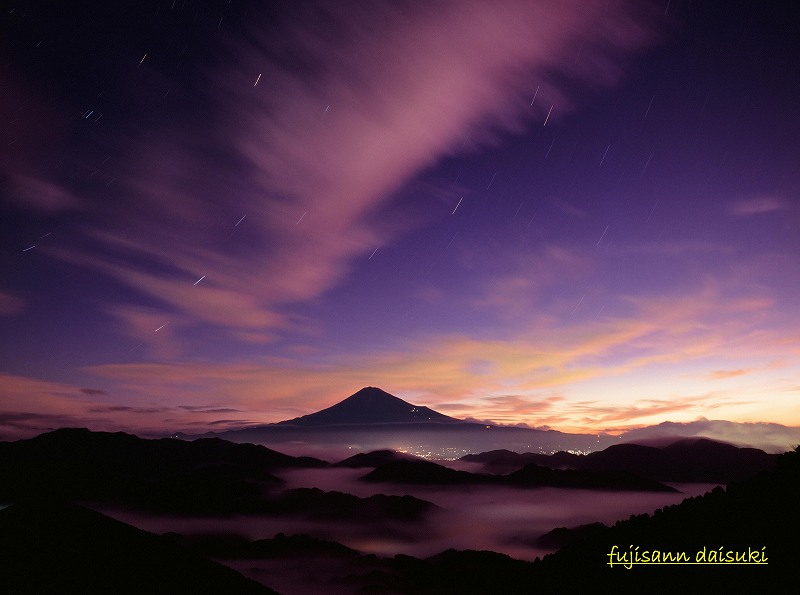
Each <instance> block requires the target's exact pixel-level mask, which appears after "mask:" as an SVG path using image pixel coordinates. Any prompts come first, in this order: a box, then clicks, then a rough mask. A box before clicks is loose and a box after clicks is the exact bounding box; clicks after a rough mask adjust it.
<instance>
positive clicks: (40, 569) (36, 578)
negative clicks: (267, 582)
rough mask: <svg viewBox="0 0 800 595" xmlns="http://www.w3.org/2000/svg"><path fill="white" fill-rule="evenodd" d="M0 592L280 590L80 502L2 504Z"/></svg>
mask: <svg viewBox="0 0 800 595" xmlns="http://www.w3.org/2000/svg"><path fill="white" fill-rule="evenodd" d="M0 576H2V580H0V585H2V586H0V590H2V591H3V593H15V594H23V593H31V594H34V593H36V594H38V593H82V594H94V593H98V594H99V593H121V594H127V593H131V594H133V593H154V594H161V593H163V594H167V593H236V594H243V595H244V594H247V593H252V594H254V595H255V594H256V593H263V594H268V593H275V591H273V590H272V589H269V588H267V587H265V586H263V585H261V584H259V583H256V582H255V581H252V580H250V579H246V578H245V577H243V576H242V575H241V574H239V573H238V572H235V571H234V570H232V569H230V568H227V567H225V566H222V565H221V564H218V563H216V562H212V561H210V560H207V559H205V558H203V557H200V556H197V555H194V554H193V553H191V552H190V551H189V550H188V549H186V548H183V547H180V546H179V544H177V543H175V542H174V540H170V539H167V538H165V537H163V536H160V535H154V534H153V533H148V532H146V531H142V530H140V529H137V528H135V527H132V526H130V525H127V524H125V523H122V522H120V521H117V520H114V519H112V518H109V517H107V516H105V515H102V514H100V513H98V512H95V511H93V510H89V509H87V508H84V507H82V506H79V505H76V504H70V503H66V502H60V501H44V500H38V499H34V500H28V501H25V502H20V503H17V504H14V505H12V506H9V507H8V508H5V509H3V510H0Z"/></svg>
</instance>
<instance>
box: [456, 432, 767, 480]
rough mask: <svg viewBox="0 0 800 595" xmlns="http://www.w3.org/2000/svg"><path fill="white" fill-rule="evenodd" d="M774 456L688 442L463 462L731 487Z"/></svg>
mask: <svg viewBox="0 0 800 595" xmlns="http://www.w3.org/2000/svg"><path fill="white" fill-rule="evenodd" d="M776 457H777V455H773V454H768V453H766V452H764V451H763V450H759V449H756V448H739V447H736V446H733V445H732V444H726V443H723V442H717V441H715V440H708V439H706V438H684V439H680V440H676V441H674V442H672V443H671V444H667V445H665V446H661V447H654V446H645V445H641V444H617V445H613V446H609V447H608V448H606V449H605V450H600V451H597V452H592V453H589V454H588V455H576V454H571V453H567V452H558V453H555V454H553V455H544V454H539V453H522V454H520V453H516V452H511V451H508V450H495V451H490V452H484V453H480V454H474V455H466V456H464V457H462V460H464V461H470V462H475V463H482V464H483V470H484V471H486V472H489V473H508V472H509V471H513V470H516V469H520V468H521V467H523V466H524V465H527V464H530V463H535V464H537V465H542V466H545V467H550V468H553V469H576V470H582V471H621V472H627V473H633V474H636V475H639V476H641V477H645V478H648V479H653V480H657V481H666V482H703V483H728V482H730V481H741V480H743V479H746V478H748V477H751V476H753V475H755V474H756V473H758V472H759V471H763V470H765V469H769V468H771V467H773V466H774V465H775V461H776Z"/></svg>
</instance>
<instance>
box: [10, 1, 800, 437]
mask: <svg viewBox="0 0 800 595" xmlns="http://www.w3.org/2000/svg"><path fill="white" fill-rule="evenodd" d="M52 4H53V3H49V2H33V3H26V4H24V5H22V4H20V5H18V6H16V7H14V6H13V5H12V6H11V8H10V9H9V10H7V11H6V14H5V15H4V20H5V22H6V26H5V27H4V28H5V30H6V31H7V32H8V33H7V34H4V35H3V36H2V38H3V45H2V50H0V57H2V66H3V68H2V71H0V77H1V78H0V85H1V87H0V89H2V93H0V106H1V107H2V113H3V128H2V141H3V142H2V144H0V147H1V148H0V151H2V161H0V163H1V164H2V171H0V176H1V177H0V213H2V215H1V216H0V226H1V228H2V229H1V230H2V234H1V235H0V238H1V240H0V241H1V242H2V244H0V254H2V261H1V266H0V337H1V338H2V341H0V350H2V351H1V352H0V437H14V436H23V435H30V434H32V433H37V432H39V431H41V430H43V429H45V428H50V427H57V426H62V425H86V426H88V427H91V428H93V429H126V430H129V431H138V432H153V431H155V432H158V431H164V432H170V431H176V430H184V431H186V430H188V431H199V430H202V429H207V428H216V429H225V428H228V427H236V426H239V425H243V424H246V423H255V422H261V423H263V422H272V421H279V420H282V419H288V418H291V417H295V416H298V415H303V414H305V413H309V412H312V411H314V410H317V409H320V408H322V407H326V406H329V405H331V404H333V403H334V402H336V401H339V400H341V399H342V398H344V397H346V396H348V395H349V394H351V393H353V392H355V391H356V390H358V389H359V388H361V387H363V386H367V385H373V386H380V387H381V388H383V389H385V390H387V391H389V392H391V393H393V394H395V395H397V396H399V397H402V398H405V399H406V400H409V401H411V402H414V403H418V404H423V405H427V406H430V407H433V408H434V409H437V410H438V411H441V412H442V413H445V414H448V415H452V416H456V417H473V418H477V419H481V420H486V419H488V420H493V421H496V422H501V423H527V424H530V425H531V426H541V425H549V426H551V427H554V428H557V429H562V430H578V431H601V430H609V431H619V430H621V429H622V428H626V427H635V426H640V425H646V424H654V423H659V422H662V421H666V420H671V421H689V420H694V419H697V418H698V417H708V418H713V419H729V420H733V421H768V422H778V423H782V424H787V425H800V398H799V397H800V384H799V383H798V378H800V364H799V363H798V356H799V355H800V322H799V321H798V308H799V307H800V306H799V304H800V299H798V293H800V198H799V197H798V190H799V189H800V184H798V182H800V167H798V163H800V146H798V145H799V143H800V141H798V139H800V116H799V115H798V111H797V109H798V105H800V83H798V80H799V79H798V77H797V74H796V64H797V60H798V58H799V57H800V56H799V55H798V54H799V52H798V42H797V39H796V32H795V30H794V27H793V26H792V23H793V22H796V21H794V19H793V16H794V15H793V14H792V12H791V11H792V9H791V8H790V7H787V6H786V3H783V2H777V1H775V2H769V1H768V2H757V3H756V2H729V1H726V2H688V1H686V0H679V1H675V0H672V1H670V2H667V1H666V0H665V1H659V2H653V3H645V2H617V1H611V2H595V1H593V0H585V1H562V0H559V1H552V2H548V1H542V2H532V1H519V2H513V1H509V2H506V1H500V2H498V1H492V2H488V1H487V2H477V1H474V2H471V1H466V0H464V1H458V2H455V1H454V2H443V1H439V2H391V3H390V2H379V3H369V2H349V1H342V2H327V3H315V2H268V3H264V2H255V1H252V2H245V1H242V0H232V1H230V2H227V1H219V2H190V1H189V0H178V1H176V2H172V0H168V1H163V2H156V1H137V2H114V3H107V2H102V3H101V2H60V3H58V6H57V7H53V5H52Z"/></svg>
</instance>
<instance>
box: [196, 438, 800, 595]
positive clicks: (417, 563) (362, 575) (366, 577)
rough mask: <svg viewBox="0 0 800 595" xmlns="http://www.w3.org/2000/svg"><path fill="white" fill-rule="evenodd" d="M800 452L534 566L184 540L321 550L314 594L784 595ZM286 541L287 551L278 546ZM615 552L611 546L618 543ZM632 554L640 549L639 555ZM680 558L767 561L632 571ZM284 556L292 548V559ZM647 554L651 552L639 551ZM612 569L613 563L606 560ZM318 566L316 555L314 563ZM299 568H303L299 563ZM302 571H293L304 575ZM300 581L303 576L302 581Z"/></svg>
mask: <svg viewBox="0 0 800 595" xmlns="http://www.w3.org/2000/svg"><path fill="white" fill-rule="evenodd" d="M798 502H800V450H798V451H795V452H791V453H787V454H785V455H782V456H781V457H779V460H778V464H777V465H776V467H775V468H773V469H770V470H768V471H764V472H762V473H760V474H758V475H757V476H755V477H753V478H751V479H748V480H746V481H742V482H737V483H733V484H731V485H730V486H728V488H727V489H723V488H716V489H715V490H714V491H712V492H709V493H707V494H706V495H704V496H700V497H697V498H689V499H687V500H684V501H683V502H682V503H681V504H678V505H674V506H670V507H667V508H665V509H660V510H658V511H656V512H655V513H654V514H653V515H639V516H633V517H631V518H629V519H628V520H623V521H620V522H618V523H616V524H615V525H614V526H612V527H605V526H603V525H599V524H595V525H593V526H591V527H586V528H584V529H583V530H580V531H571V530H567V529H561V530H560V531H558V532H554V533H561V534H562V539H563V538H564V537H566V538H567V543H566V544H565V545H564V546H563V547H562V548H561V549H560V550H559V551H558V552H556V553H555V554H551V555H548V556H545V558H544V559H541V560H539V559H537V560H536V561H534V562H525V561H522V560H515V559H513V558H511V557H509V556H506V555H504V554H499V553H496V552H489V551H455V550H447V551H444V552H441V553H440V554H437V555H435V556H431V557H429V558H425V559H420V558H415V557H411V556H404V555H398V556H394V557H392V558H382V557H378V556H374V555H358V553H357V552H354V551H353V550H350V549H348V548H344V547H343V546H337V545H336V544H332V543H330V542H324V543H321V542H319V541H318V540H313V539H309V538H299V537H294V538H292V539H290V540H286V538H283V537H282V538H281V539H277V538H276V539H275V540H261V541H258V542H252V543H249V544H248V543H243V542H241V541H239V542H228V543H225V542H224V541H223V540H220V539H219V538H216V539H208V538H203V539H202V540H198V539H190V540H189V543H190V544H191V545H192V546H193V547H194V548H195V551H199V552H203V553H207V554H210V553H212V552H213V554H214V555H215V556H217V557H218V558H220V559H230V558H231V557H235V556H240V557H243V558H244V557H246V558H247V559H248V561H252V560H253V559H254V558H260V559H262V560H272V559H275V558H280V563H281V565H282V566H281V568H284V569H286V568H289V567H290V565H292V564H293V565H294V566H295V567H296V568H299V569H300V572H301V571H302V569H303V568H308V566H307V565H308V560H310V559H312V558H310V557H309V556H313V555H315V554H319V553H320V552H324V555H325V556H326V557H327V558H328V559H330V560H335V564H336V566H335V568H336V569H335V570H334V571H333V572H331V573H329V574H328V575H327V576H325V577H321V576H318V577H316V579H315V583H314V584H315V586H316V591H315V592H320V593H323V592H325V593H327V592H331V593H334V592H348V593H354V592H359V593H403V594H415V595H434V594H436V595H448V594H453V595H456V594H458V595H468V594H474V595H478V594H487V595H488V594H493V593H506V594H510V595H517V594H519V595H523V594H525V595H530V594H536V593H568V594H571V593H589V592H592V593H625V594H629V593H637V594H639V593H659V594H661V593H664V594H667V593H668V594H673V593H787V592H794V591H795V590H796V588H797V576H796V570H795V569H796V561H797V559H798V555H800V546H798V541H797V528H798V527H800V506H799V505H798ZM289 543H291V548H288V549H284V548H283V544H289ZM615 546H616V549H614V547H615ZM637 548H638V549H637ZM656 551H658V552H661V553H667V552H669V553H672V554H678V553H684V554H685V556H686V558H687V559H688V561H690V562H697V561H698V558H697V555H698V552H700V553H701V554H702V553H703V552H705V555H704V558H702V559H701V560H700V561H705V562H709V561H713V560H714V559H715V558H714V556H716V557H719V556H720V555H721V556H722V558H723V559H726V558H727V556H728V552H732V554H731V555H732V556H733V557H734V559H735V556H736V553H738V554H740V555H741V554H742V553H743V554H745V555H746V556H748V555H749V552H753V558H752V559H753V560H754V561H756V560H761V561H765V562H766V563H765V564H763V563H762V564H758V565H755V564H752V565H743V564H715V563H712V564H669V565H642V564H640V565H633V566H630V568H626V566H625V562H624V560H622V559H621V558H622V557H623V556H625V555H627V556H628V558H627V559H628V560H630V555H631V552H633V553H634V554H635V555H636V554H638V555H639V557H640V559H642V558H643V557H644V556H645V555H647V556H648V557H650V558H653V556H654V553H655V552H656ZM287 552H291V553H288V554H287ZM645 552H648V553H647V554H645ZM612 553H613V555H614V556H615V557H614V558H611V560H613V561H615V562H617V561H618V560H619V563H615V564H614V565H613V566H609V564H608V562H609V560H610V558H609V554H612ZM313 559H315V560H318V558H313ZM304 565H305V566H304ZM300 572H296V574H297V575H298V576H301V574H300ZM299 580H301V581H302V578H301V579H299Z"/></svg>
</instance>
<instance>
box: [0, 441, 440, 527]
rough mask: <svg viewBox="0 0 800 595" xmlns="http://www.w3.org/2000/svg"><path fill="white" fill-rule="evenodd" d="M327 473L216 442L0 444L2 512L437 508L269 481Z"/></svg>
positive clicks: (368, 513) (360, 513)
mask: <svg viewBox="0 0 800 595" xmlns="http://www.w3.org/2000/svg"><path fill="white" fill-rule="evenodd" d="M326 466H328V463H326V462H324V461H320V460H317V459H312V458H309V457H291V456H288V455H285V454H282V453H280V452H276V451H274V450H270V449H268V448H265V447H263V446H256V445H253V444H234V443H231V442H226V441H224V440H220V439H219V438H209V439H201V440H195V441H194V442H186V441H183V440H173V439H161V440H145V439H142V438H138V437H136V436H132V435H130V434H124V433H121V432H119V433H108V432H90V431H89V430H86V429H62V430H56V431H54V432H50V433H47V434H42V435H40V436H37V437H36V438H32V439H30V440H19V441H17V442H0V503H13V502H24V501H26V500H29V499H32V498H33V499H44V498H48V499H51V500H63V501H73V502H91V503H95V504H100V505H104V506H108V505H110V506H112V507H113V506H123V507H129V508H135V509H139V510H144V511H148V512H156V513H170V514H178V515H188V516H197V517H228V516H232V515H238V514H253V515H268V516H280V515H292V516H301V517H311V518H319V517H326V518H328V519H331V520H347V521H358V522H374V521H379V520H382V519H384V520H393V519H394V520H403V521H409V520H414V519H419V518H421V516H422V515H424V514H425V513H427V512H428V511H430V510H432V509H434V508H435V507H434V506H433V505H432V504H431V503H430V502H427V501H425V500H420V499H417V498H413V497H411V496H402V497H401V496H382V495H374V496H370V497H368V498H359V497H356V496H352V495H350V494H342V493H340V492H324V491H322V490H310V489H295V490H282V489H281V486H282V483H283V482H282V480H280V479H279V478H278V477H276V476H275V475H273V471H278V470H283V469H305V468H309V467H312V468H317V467H326Z"/></svg>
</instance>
